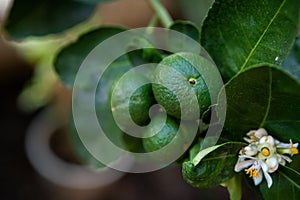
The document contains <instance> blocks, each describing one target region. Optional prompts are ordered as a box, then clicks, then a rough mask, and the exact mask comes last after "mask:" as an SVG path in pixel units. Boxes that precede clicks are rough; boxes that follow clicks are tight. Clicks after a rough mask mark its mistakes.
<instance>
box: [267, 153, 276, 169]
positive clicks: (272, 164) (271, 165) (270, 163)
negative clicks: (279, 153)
mask: <svg viewBox="0 0 300 200" xmlns="http://www.w3.org/2000/svg"><path fill="white" fill-rule="evenodd" d="M266 164H267V165H268V168H269V170H268V172H269V173H273V172H275V171H276V170H277V169H278V159H277V157H276V156H273V157H270V158H268V159H267V160H266Z"/></svg>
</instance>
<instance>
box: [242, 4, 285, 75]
mask: <svg viewBox="0 0 300 200" xmlns="http://www.w3.org/2000/svg"><path fill="white" fill-rule="evenodd" d="M285 3H286V0H284V1H283V2H282V3H281V5H280V6H279V8H278V10H277V11H276V13H275V15H274V16H273V17H272V19H271V20H270V22H269V24H268V25H267V27H266V28H265V30H264V32H263V34H262V35H261V36H260V37H259V39H258V40H257V42H256V44H255V45H254V47H253V48H252V49H251V51H250V53H249V55H248V57H247V58H246V60H245V62H244V64H243V65H242V67H241V70H243V69H244V68H245V67H246V65H247V64H248V62H249V61H250V59H251V56H252V55H253V54H254V52H255V50H256V49H257V47H258V45H259V44H260V42H261V41H262V39H263V38H264V36H265V35H266V33H267V32H268V30H269V28H270V26H271V24H272V23H273V22H274V20H275V19H276V17H277V16H278V14H279V12H280V10H281V9H282V7H283V6H284V4H285Z"/></svg>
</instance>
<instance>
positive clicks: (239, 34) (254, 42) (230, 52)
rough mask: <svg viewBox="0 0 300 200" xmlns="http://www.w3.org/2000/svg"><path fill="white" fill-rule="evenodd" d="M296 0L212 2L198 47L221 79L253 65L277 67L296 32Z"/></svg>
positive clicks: (291, 43)
mask: <svg viewBox="0 0 300 200" xmlns="http://www.w3.org/2000/svg"><path fill="white" fill-rule="evenodd" d="M299 14H300V4H299V1H298V0H257V1H247V0H216V1H215V3H214V4H213V6H212V8H211V10H210V11H209V14H208V16H207V18H206V19H205V21H204V24H203V27H202V34H201V44H202V45H203V46H204V48H205V49H206V50H207V51H208V53H209V54H210V55H211V56H212V58H213V59H214V61H215V62H216V64H217V66H218V67H219V69H220V71H221V73H222V75H223V76H224V78H225V80H227V81H228V80H229V79H230V78H231V77H233V76H234V75H235V74H237V73H238V72H240V71H241V70H244V69H247V68H249V67H251V66H253V65H255V64H261V63H270V64H276V65H280V64H281V63H282V61H283V60H284V59H285V58H286V56H287V55H288V53H289V50H290V49H291V48H292V45H293V43H294V40H295V37H296V35H297V32H298V24H299Z"/></svg>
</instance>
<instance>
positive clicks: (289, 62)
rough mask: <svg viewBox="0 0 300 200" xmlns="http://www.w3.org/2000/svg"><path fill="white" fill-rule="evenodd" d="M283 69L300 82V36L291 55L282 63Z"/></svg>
mask: <svg viewBox="0 0 300 200" xmlns="http://www.w3.org/2000/svg"><path fill="white" fill-rule="evenodd" d="M282 69H284V70H285V71H287V72H288V73H289V74H291V75H292V76H294V77H295V78H296V79H298V81H299V82H300V38H298V39H297V40H296V42H295V44H294V47H293V49H292V51H291V53H290V55H289V56H288V57H287V59H286V60H285V61H284V62H283V63H282Z"/></svg>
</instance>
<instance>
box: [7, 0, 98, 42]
mask: <svg viewBox="0 0 300 200" xmlns="http://www.w3.org/2000/svg"><path fill="white" fill-rule="evenodd" d="M95 8H96V6H95V5H89V4H86V3H82V2H77V1H72V0H63V1H60V0H42V1H40V0H27V1H24V0H15V1H14V4H13V6H12V8H11V11H10V13H9V16H8V19H7V22H6V25H5V28H6V31H7V32H8V34H9V35H10V36H12V37H13V38H17V39H21V38H24V37H27V36H42V35H46V34H51V33H58V32H61V31H63V30H65V29H67V28H70V27H72V26H74V25H76V24H78V23H80V22H83V21H84V20H86V19H87V18H88V17H90V15H91V14H92V13H93V12H94V10H95Z"/></svg>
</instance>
